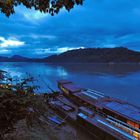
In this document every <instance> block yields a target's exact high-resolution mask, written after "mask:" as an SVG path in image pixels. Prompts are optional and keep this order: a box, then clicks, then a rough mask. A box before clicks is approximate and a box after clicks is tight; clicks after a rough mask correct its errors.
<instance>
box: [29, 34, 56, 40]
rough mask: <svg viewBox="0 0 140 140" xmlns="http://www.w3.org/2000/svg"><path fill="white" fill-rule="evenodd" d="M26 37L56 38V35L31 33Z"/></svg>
mask: <svg viewBox="0 0 140 140" xmlns="http://www.w3.org/2000/svg"><path fill="white" fill-rule="evenodd" d="M28 37H31V38H33V39H48V40H54V39H56V36H54V35H42V34H31V35H29V36H28Z"/></svg>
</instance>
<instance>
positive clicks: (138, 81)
mask: <svg viewBox="0 0 140 140" xmlns="http://www.w3.org/2000/svg"><path fill="white" fill-rule="evenodd" d="M0 69H2V70H6V71H8V72H10V74H11V75H12V76H14V77H24V76H25V74H26V73H28V74H30V75H32V76H34V77H35V79H36V81H35V84H37V85H39V86H40V90H38V92H39V93H42V92H48V91H49V89H48V88H47V86H48V85H49V86H50V87H51V88H52V89H55V90H57V80H60V79H67V80H71V81H73V82H74V83H75V84H77V85H78V86H81V87H85V88H92V89H95V90H98V91H100V92H103V93H104V94H105V95H109V96H112V97H115V98H120V99H122V100H126V101H128V102H130V103H132V104H134V105H137V106H140V64H47V63H21V62H20V63H19V62H1V63H0Z"/></svg>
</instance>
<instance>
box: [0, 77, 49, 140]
mask: <svg viewBox="0 0 140 140" xmlns="http://www.w3.org/2000/svg"><path fill="white" fill-rule="evenodd" d="M4 80H6V81H7V83H6V84H2V83H1V84H0V85H1V86H0V124H1V127H0V139H3V138H4V136H5V134H8V133H10V132H11V131H13V130H14V125H15V124H16V123H17V122H18V121H19V120H23V119H25V120H26V124H27V126H28V127H29V128H30V127H31V126H32V125H33V124H34V122H36V123H38V124H40V116H41V115H42V114H43V113H44V112H46V111H47V110H46V107H45V105H44V104H43V98H41V97H40V96H39V95H35V94H34V93H33V89H34V88H35V87H34V86H28V84H29V82H32V80H33V78H32V77H29V78H25V79H22V80H21V81H20V82H17V83H16V84H15V85H14V86H13V85H11V84H10V83H11V81H13V78H9V76H8V77H7V76H5V77H4Z"/></svg>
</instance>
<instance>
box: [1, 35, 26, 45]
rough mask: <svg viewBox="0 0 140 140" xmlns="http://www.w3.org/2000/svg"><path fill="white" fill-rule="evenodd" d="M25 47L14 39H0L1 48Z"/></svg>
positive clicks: (23, 43)
mask: <svg viewBox="0 0 140 140" xmlns="http://www.w3.org/2000/svg"><path fill="white" fill-rule="evenodd" d="M23 45H25V42H23V41H20V40H17V39H16V38H12V37H11V38H8V39H5V38H4V37H0V47H1V48H9V47H19V46H23Z"/></svg>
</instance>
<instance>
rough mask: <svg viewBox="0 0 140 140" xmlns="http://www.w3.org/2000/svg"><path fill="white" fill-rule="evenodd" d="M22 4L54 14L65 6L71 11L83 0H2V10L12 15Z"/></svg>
mask: <svg viewBox="0 0 140 140" xmlns="http://www.w3.org/2000/svg"><path fill="white" fill-rule="evenodd" d="M21 4H22V5H24V6H25V7H26V8H29V9H31V8H34V9H35V10H39V11H40V12H44V13H49V14H51V15H52V16H53V15H54V14H58V13H59V11H60V9H62V8H63V7H64V8H65V9H66V10H68V11H70V10H71V9H72V8H73V7H74V5H75V4H76V5H79V4H80V5H82V4H83V0H1V1H0V10H1V12H2V13H4V14H5V15H6V16H10V15H11V14H13V13H14V12H15V10H14V9H15V7H16V6H18V5H21Z"/></svg>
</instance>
